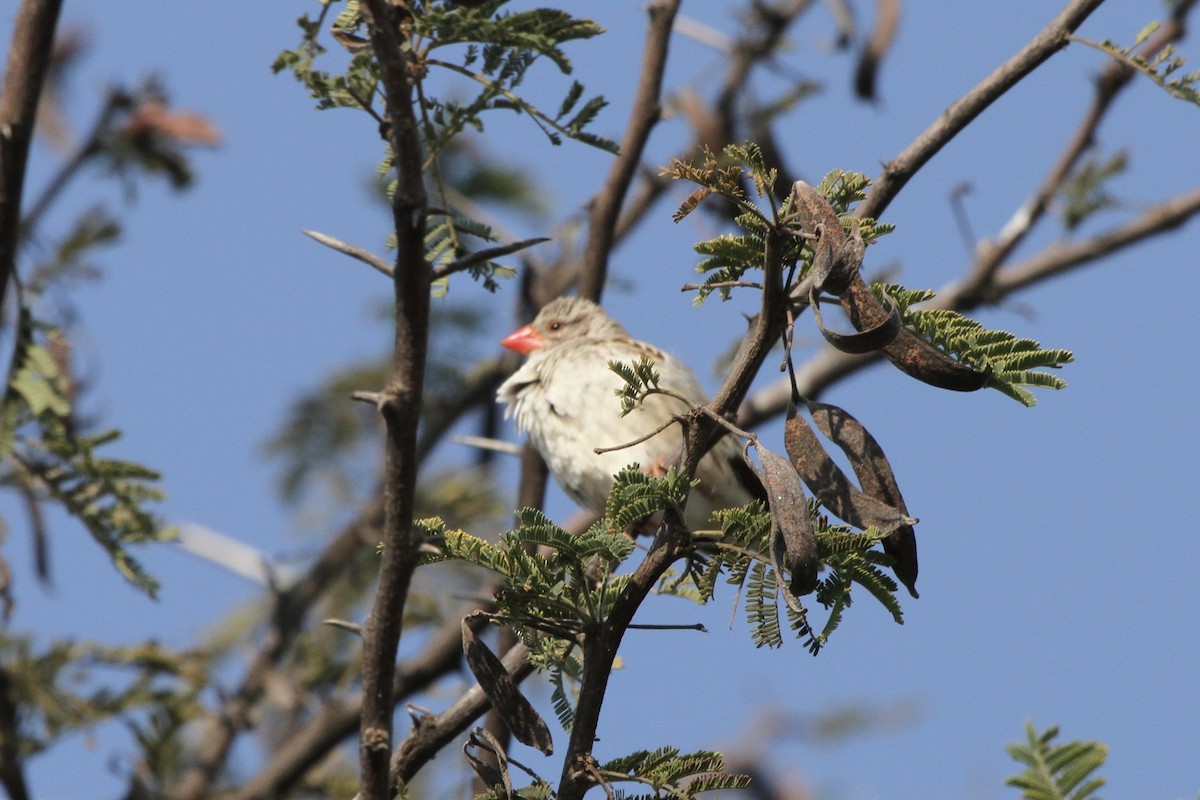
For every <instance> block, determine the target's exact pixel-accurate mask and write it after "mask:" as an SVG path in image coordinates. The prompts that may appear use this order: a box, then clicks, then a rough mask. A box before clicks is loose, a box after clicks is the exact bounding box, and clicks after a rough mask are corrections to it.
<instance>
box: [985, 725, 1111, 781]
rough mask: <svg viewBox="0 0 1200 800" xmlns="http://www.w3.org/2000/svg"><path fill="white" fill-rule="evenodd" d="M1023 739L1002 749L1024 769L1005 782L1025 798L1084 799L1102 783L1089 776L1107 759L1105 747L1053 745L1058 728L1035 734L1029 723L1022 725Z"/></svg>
mask: <svg viewBox="0 0 1200 800" xmlns="http://www.w3.org/2000/svg"><path fill="white" fill-rule="evenodd" d="M1025 735H1026V741H1025V742H1024V743H1021V744H1012V745H1009V746H1008V747H1007V748H1006V749H1007V750H1008V754H1009V755H1010V756H1012V757H1013V759H1014V760H1016V761H1018V762H1020V763H1021V764H1024V765H1025V767H1026V769H1025V771H1024V772H1021V773H1019V774H1017V775H1014V776H1012V777H1011V778H1009V779H1008V780H1006V781H1005V784H1006V785H1008V786H1012V787H1015V788H1017V789H1020V790H1021V796H1022V797H1023V798H1025V800H1086V798H1089V797H1091V796H1093V795H1094V794H1095V793H1096V792H1097V791H1099V790H1100V788H1101V787H1102V786H1103V785H1104V779H1103V778H1100V777H1092V774H1093V773H1094V772H1095V771H1096V770H1097V769H1099V768H1100V767H1101V766H1103V764H1104V762H1105V760H1106V759H1107V758H1108V748H1107V747H1105V746H1104V745H1103V744H1100V743H1099V742H1080V741H1076V742H1068V743H1066V744H1060V745H1056V744H1053V742H1054V740H1055V739H1056V738H1058V728H1057V727H1051V728H1048V729H1046V730H1045V731H1044V732H1042V733H1038V732H1037V729H1035V728H1034V727H1033V724H1032V723H1026V725H1025Z"/></svg>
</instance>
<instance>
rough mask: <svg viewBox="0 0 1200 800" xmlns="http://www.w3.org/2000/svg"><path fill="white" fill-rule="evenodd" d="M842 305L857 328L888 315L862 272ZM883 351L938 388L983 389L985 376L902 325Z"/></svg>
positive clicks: (860, 328)
mask: <svg viewBox="0 0 1200 800" xmlns="http://www.w3.org/2000/svg"><path fill="white" fill-rule="evenodd" d="M841 299H842V308H844V309H845V310H846V315H847V316H849V317H850V321H851V322H852V323H854V327H856V328H858V329H859V330H863V329H866V328H873V327H875V326H877V325H880V324H882V323H883V322H884V321H885V320H886V318H887V315H888V312H887V311H885V310H884V308H883V305H882V304H881V303H880V302H879V299H878V298H877V297H875V295H874V294H873V293H872V292H871V290H870V288H869V287H868V286H867V284H866V283H865V282H864V281H863V279H862V277H861V276H857V275H856V276H855V278H854V280H853V281H852V282H851V283H850V286H849V287H848V288H847V290H846V292H845V294H843V295H842V298H841ZM883 354H884V355H885V356H887V358H888V360H889V361H891V362H892V363H893V364H895V365H896V367H897V368H899V369H900V370H901V371H902V372H904V373H906V374H908V375H911V376H912V377H914V378H916V379H917V380H919V381H924V382H925V383H928V384H929V385H931V386H936V387H938V388H939V389H950V390H953V391H956V392H973V391H975V390H976V389H982V388H983V387H984V385H985V384H986V383H987V376H986V375H984V374H983V373H982V372H976V371H975V370H973V369H971V368H970V367H968V366H966V365H965V364H960V363H959V362H957V361H955V360H954V359H953V358H950V356H948V355H946V354H945V353H943V352H942V351H941V350H938V349H937V348H936V347H934V346H933V345H931V344H929V343H928V342H926V341H925V340H924V339H921V338H920V337H918V336H917V335H916V334H914V333H912V331H909V330H905V329H904V328H903V327H902V328H901V329H900V332H899V333H898V334H897V335H896V338H895V339H894V340H893V341H892V343H891V344H889V345H887V346H886V347H885V348H883Z"/></svg>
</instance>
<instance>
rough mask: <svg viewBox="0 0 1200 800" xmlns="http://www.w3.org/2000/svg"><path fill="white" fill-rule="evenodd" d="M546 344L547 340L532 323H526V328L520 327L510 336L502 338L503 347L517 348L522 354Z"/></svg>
mask: <svg viewBox="0 0 1200 800" xmlns="http://www.w3.org/2000/svg"><path fill="white" fill-rule="evenodd" d="M545 344H546V340H545V339H543V338H542V335H541V334H540V333H538V332H537V331H535V330H534V329H533V326H532V325H526V326H525V327H524V328H519V329H517V330H515V331H513V332H512V333H510V334H509V335H508V336H505V337H504V338H503V339H501V340H500V345H501V346H502V347H507V348H508V349H509V350H515V351H517V352H518V353H520V354H521V355H525V354H526V353H532V352H533V351H534V350H537V349H538V348H539V347H542V346H544V345H545Z"/></svg>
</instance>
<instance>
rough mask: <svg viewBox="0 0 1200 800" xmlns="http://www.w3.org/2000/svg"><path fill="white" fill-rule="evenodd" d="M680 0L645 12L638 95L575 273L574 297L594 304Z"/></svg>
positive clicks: (655, 113)
mask: <svg viewBox="0 0 1200 800" xmlns="http://www.w3.org/2000/svg"><path fill="white" fill-rule="evenodd" d="M679 3H680V0H652V2H651V3H650V4H649V6H648V8H647V11H648V13H649V15H650V24H649V27H648V29H647V32H646V45H645V48H644V49H643V51H642V70H641V74H640V75H639V76H638V88H637V94H636V96H635V97H634V101H633V108H632V110H631V111H630V114H629V123H628V125H627V126H626V128H625V135H624V136H623V137H622V139H621V152H620V155H618V156H617V158H616V160H615V161H613V163H612V166H611V167H610V168H609V171H608V176H607V177H606V178H605V180H604V186H603V188H602V189H601V190H600V193H599V194H598V195H597V196H596V198H595V199H594V200H593V201H592V209H591V213H590V214H589V220H588V221H589V225H588V241H587V246H586V247H585V249H584V252H583V258H582V263H581V265H580V270H579V293H580V294H581V295H582V296H584V297H587V298H590V299H592V300H599V299H600V295H601V293H602V292H603V291H604V281H605V278H606V277H607V275H608V256H609V254H610V253H611V252H612V246H613V239H614V236H615V231H616V228H617V220H618V219H619V216H620V213H621V206H622V204H623V203H624V201H625V195H626V193H627V192H628V191H629V184H630V183H631V182H632V180H633V176H634V174H635V173H636V172H637V168H638V164H639V163H640V162H641V158H642V151H643V150H644V149H645V147H646V140H647V139H649V138H650V131H651V130H653V129H654V126H655V124H657V123H658V120H659V117H660V116H661V113H662V109H661V107H660V98H661V92H662V78H663V72H664V70H665V69H666V63H667V51H668V49H669V44H670V40H671V26H672V24H673V23H674V21H675V14H676V13H677V12H678V11H679Z"/></svg>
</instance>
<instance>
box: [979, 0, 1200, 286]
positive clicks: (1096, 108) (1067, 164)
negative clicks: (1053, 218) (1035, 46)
mask: <svg viewBox="0 0 1200 800" xmlns="http://www.w3.org/2000/svg"><path fill="white" fill-rule="evenodd" d="M1195 4H1196V0H1183V2H1180V3H1177V4H1176V5H1175V6H1174V8H1173V9H1172V13H1171V16H1170V18H1169V19H1168V20H1167V22H1166V23H1165V24H1164V25H1163V26H1162V27H1160V28H1159V29H1158V31H1157V32H1156V33H1155V34H1154V36H1152V37H1151V38H1150V39H1148V40H1147V41H1146V42H1144V43H1143V45H1142V48H1141V51H1140V52H1139V55H1140V56H1141V57H1143V58H1145V59H1147V60H1150V59H1152V58H1153V57H1154V56H1155V55H1156V54H1157V53H1159V52H1160V51H1162V50H1163V49H1164V48H1165V47H1167V46H1168V45H1170V44H1172V43H1174V42H1177V41H1179V40H1180V39H1182V38H1183V36H1184V34H1185V33H1186V21H1187V14H1188V12H1190V11H1191V9H1192V7H1193V6H1195ZM1132 77H1133V71H1132V70H1130V69H1128V68H1127V67H1125V66H1124V65H1123V64H1121V63H1120V62H1119V61H1111V62H1109V64H1108V66H1107V67H1105V69H1104V72H1102V73H1101V74H1100V76H1099V77H1098V78H1097V79H1096V91H1095V96H1094V98H1093V100H1092V105H1091V107H1090V108H1089V109H1088V111H1087V113H1086V114H1085V115H1084V117H1083V120H1082V121H1081V123H1080V125H1079V127H1078V128H1077V129H1076V131H1075V134H1074V135H1073V136H1072V137H1071V140H1070V141H1069V142H1068V143H1067V146H1066V147H1065V148H1064V149H1063V153H1062V155H1061V156H1059V159H1058V162H1057V163H1056V164H1055V165H1054V166H1053V167H1052V168H1051V170H1050V172H1049V174H1048V175H1047V176H1046V178H1045V180H1043V181H1042V184H1041V186H1039V187H1038V188H1037V190H1036V191H1035V192H1034V193H1033V195H1031V196H1030V198H1029V199H1028V200H1026V201H1025V203H1024V204H1022V206H1021V207H1020V208H1019V209H1018V210H1017V212H1016V214H1014V215H1013V217H1012V219H1011V220H1010V221H1009V222H1008V224H1007V225H1005V226H1004V227H1003V228H1002V229H1001V231H1000V234H999V235H998V236H997V237H996V238H995V239H992V240H990V241H984V242H980V243H979V247H978V250H977V252H976V257H975V265H974V266H973V267H972V268H971V274H970V275H969V276H968V277H967V283H968V285H969V286H970V287H972V288H974V289H975V290H976V291H977V292H978V293H980V294H983V293H986V292H987V291H988V284H989V283H990V282H991V279H992V276H993V275H994V274H995V273H996V270H997V269H999V268H1000V266H1001V264H1003V263H1004V262H1005V261H1007V260H1008V258H1009V256H1011V255H1012V253H1013V251H1015V250H1016V249H1017V247H1018V245H1020V244H1021V242H1023V241H1024V240H1025V239H1026V237H1027V236H1028V234H1029V232H1030V231H1032V230H1033V228H1034V226H1035V225H1036V224H1037V222H1038V221H1039V220H1041V219H1042V217H1043V216H1044V215H1045V213H1046V210H1047V209H1048V208H1049V206H1050V201H1051V200H1052V199H1053V198H1054V195H1055V194H1056V193H1057V192H1058V191H1059V190H1060V189H1061V188H1062V186H1063V184H1064V183H1065V182H1066V180H1067V178H1068V177H1070V175H1071V172H1072V170H1074V168H1075V165H1076V164H1078V163H1079V159H1080V158H1082V157H1083V154H1084V153H1085V152H1087V150H1088V148H1090V147H1091V146H1092V143H1093V142H1094V141H1095V135H1096V130H1097V129H1098V128H1099V127H1100V123H1101V122H1102V121H1103V120H1104V117H1105V116H1106V115H1107V113H1108V109H1109V108H1111V107H1112V104H1113V101H1114V100H1115V99H1116V97H1117V95H1118V94H1120V92H1121V90H1122V89H1124V88H1125V87H1126V86H1128V85H1129V81H1130V80H1131V79H1132Z"/></svg>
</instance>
